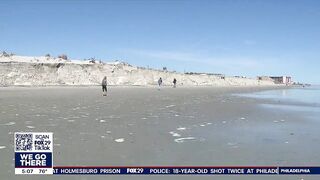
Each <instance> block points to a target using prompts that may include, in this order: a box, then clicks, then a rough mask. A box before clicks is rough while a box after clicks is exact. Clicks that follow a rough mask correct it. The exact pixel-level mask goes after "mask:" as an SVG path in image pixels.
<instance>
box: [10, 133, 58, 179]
mask: <svg viewBox="0 0 320 180" xmlns="http://www.w3.org/2000/svg"><path fill="white" fill-rule="evenodd" d="M14 151H15V174H53V165H52V152H53V133H49V132H16V133H14Z"/></svg>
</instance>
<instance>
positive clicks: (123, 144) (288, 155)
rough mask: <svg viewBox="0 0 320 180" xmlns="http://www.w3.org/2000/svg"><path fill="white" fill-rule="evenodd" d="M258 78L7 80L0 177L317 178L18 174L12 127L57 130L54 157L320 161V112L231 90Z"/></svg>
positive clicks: (74, 161) (0, 116)
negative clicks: (200, 84)
mask: <svg viewBox="0 0 320 180" xmlns="http://www.w3.org/2000/svg"><path fill="white" fill-rule="evenodd" d="M257 90H262V89H261V88H176V89H173V88H163V89H161V90H160V91H159V90H157V89H156V88H142V87H136V88H121V87H111V88H109V92H108V96H107V97H103V96H102V92H101V88H100V87H72V88H70V87H50V88H1V89H0V102H1V103H0V147H1V148H0V160H1V167H0V179H1V180H6V179H164V178H166V179H223V180H224V179H249V180H251V179H258V180H260V179H281V180H283V179H297V180H298V179H299V180H300V179H301V178H303V179H304V180H310V179H318V178H319V177H316V176H241V177H239V176H152V177H150V176H15V175H14V160H13V155H14V150H13V133H14V132H17V131H40V132H41V131H48V132H53V133H54V165H56V166H58V165H59V166H72V165H76V166H80V165H87V166H89V165H91V166H107V165H109V166H112V165H115V166H116V165H124V166H125V165H137V166H138V165H140V166H143V165H145V166H148V165H172V166H174V165H190V166H192V165H195V166H197V165H209V166H210V165H211V166H224V165H225V166H228V165H230V166H231V165H243V166H245V165H251V166H255V165H265V166H268V165H270V166H287V165H295V166H303V165H309V166H311V165H314V166H316V165H319V162H320V155H319V153H318V150H319V149H320V143H319V142H320V138H319V137H320V136H319V135H320V133H319V132H318V128H317V127H319V122H316V121H312V120H309V119H307V118H306V117H305V116H304V115H303V114H296V113H288V112H287V111H283V110H273V109H265V108H262V107H260V106H259V105H258V104H260V103H268V102H267V100H257V99H251V98H246V97H239V96H233V95H231V94H233V93H242V92H252V91H257Z"/></svg>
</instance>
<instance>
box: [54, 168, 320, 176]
mask: <svg viewBox="0 0 320 180" xmlns="http://www.w3.org/2000/svg"><path fill="white" fill-rule="evenodd" d="M53 174H56V175H68V174H69V175H299V174H300V175H301V174H303V175H320V167H258V166H253V167H216V166H214V167H210V166H204V167H197V166H187V167H184V166H183V167H182V166H176V167H174V166H170V167H169V166H159V167H150V166H143V167H141V166H136V167H131V166H130V167H123V166H121V167H118V166H106V167H90V166H77V167H71V166H70V167H53Z"/></svg>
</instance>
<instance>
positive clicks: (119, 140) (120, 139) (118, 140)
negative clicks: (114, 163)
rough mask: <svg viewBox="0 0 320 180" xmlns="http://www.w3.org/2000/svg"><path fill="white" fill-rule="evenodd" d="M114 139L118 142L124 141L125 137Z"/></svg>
mask: <svg viewBox="0 0 320 180" xmlns="http://www.w3.org/2000/svg"><path fill="white" fill-rule="evenodd" d="M114 141H115V142H117V143H122V142H124V138H119V139H115V140H114Z"/></svg>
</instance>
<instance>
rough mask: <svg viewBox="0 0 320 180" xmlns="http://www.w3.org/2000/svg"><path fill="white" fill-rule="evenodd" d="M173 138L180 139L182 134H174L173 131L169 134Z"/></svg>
mask: <svg viewBox="0 0 320 180" xmlns="http://www.w3.org/2000/svg"><path fill="white" fill-rule="evenodd" d="M169 133H170V134H171V135H172V136H173V137H180V136H181V135H180V134H178V133H176V132H173V131H171V132H169Z"/></svg>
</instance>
